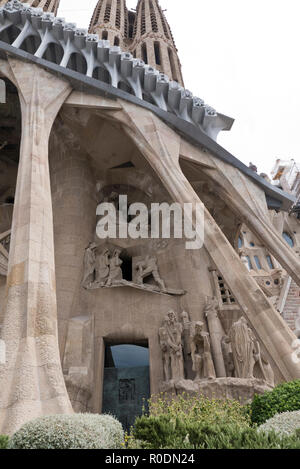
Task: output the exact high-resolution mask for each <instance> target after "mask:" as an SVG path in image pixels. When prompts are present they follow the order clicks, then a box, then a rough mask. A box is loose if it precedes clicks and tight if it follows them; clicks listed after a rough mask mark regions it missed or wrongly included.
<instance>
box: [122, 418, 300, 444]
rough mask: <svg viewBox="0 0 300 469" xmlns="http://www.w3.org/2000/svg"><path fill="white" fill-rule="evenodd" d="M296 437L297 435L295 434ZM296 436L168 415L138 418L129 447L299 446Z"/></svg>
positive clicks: (299, 441) (299, 439)
mask: <svg viewBox="0 0 300 469" xmlns="http://www.w3.org/2000/svg"><path fill="white" fill-rule="evenodd" d="M299 436H300V435H299ZM299 436H292V437H283V438H282V437H280V436H279V435H277V434H276V433H275V432H268V433H264V432H259V431H257V430H256V429H255V428H252V427H241V426H238V425H236V424H231V425H226V424H215V425H207V424H201V423H200V424H196V423H195V422H185V423H183V422H182V421H180V420H179V419H175V420H174V419H173V420H172V419H171V418H170V417H168V416H166V415H165V416H160V417H145V416H143V417H140V418H138V419H137V420H136V422H135V428H134V431H133V436H132V437H131V439H129V441H128V447H129V448H130V447H131V448H142V449H300V438H299Z"/></svg>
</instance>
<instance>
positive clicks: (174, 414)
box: [149, 393, 251, 427]
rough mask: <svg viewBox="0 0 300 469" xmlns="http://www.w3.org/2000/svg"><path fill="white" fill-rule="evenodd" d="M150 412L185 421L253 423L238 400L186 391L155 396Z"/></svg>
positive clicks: (245, 424) (152, 399) (211, 423)
mask: <svg viewBox="0 0 300 469" xmlns="http://www.w3.org/2000/svg"><path fill="white" fill-rule="evenodd" d="M149 412H150V415H151V416H153V417H159V416H166V417H170V419H171V420H173V419H176V418H177V419H178V420H180V421H181V422H183V423H187V422H188V423H197V424H198V423H201V424H209V425H215V424H218V423H224V422H226V423H227V424H236V425H237V426H241V427H244V426H249V425H250V423H251V420H250V417H249V413H248V410H247V409H246V408H245V407H244V406H243V405H242V404H240V403H239V402H238V401H234V400H229V399H228V400H224V399H208V398H205V397H203V396H199V395H195V396H191V395H189V394H185V393H183V394H181V395H179V396H172V397H170V396H167V395H165V394H160V395H159V396H153V397H152V398H151V399H150V401H149Z"/></svg>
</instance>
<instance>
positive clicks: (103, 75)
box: [93, 66, 111, 85]
mask: <svg viewBox="0 0 300 469" xmlns="http://www.w3.org/2000/svg"><path fill="white" fill-rule="evenodd" d="M93 78H96V79H97V80H100V81H103V82H104V83H107V84H108V85H111V76H110V73H109V71H108V70H107V69H106V68H105V67H101V66H100V67H96V68H95V69H94V71H93Z"/></svg>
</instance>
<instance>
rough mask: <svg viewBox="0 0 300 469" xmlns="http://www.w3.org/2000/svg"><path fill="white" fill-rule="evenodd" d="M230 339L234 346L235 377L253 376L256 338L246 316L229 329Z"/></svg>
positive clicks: (232, 346)
mask: <svg viewBox="0 0 300 469" xmlns="http://www.w3.org/2000/svg"><path fill="white" fill-rule="evenodd" d="M229 339H230V342H231V348H232V355H233V361H234V368H235V377H236V378H253V377H254V376H253V370H254V365H255V357H254V354H255V347H254V341H255V338H254V336H253V333H252V331H251V329H250V328H249V326H248V323H247V320H246V319H245V318H244V317H242V318H240V319H239V320H238V321H237V322H235V323H234V324H233V325H232V327H231V329H230V331H229Z"/></svg>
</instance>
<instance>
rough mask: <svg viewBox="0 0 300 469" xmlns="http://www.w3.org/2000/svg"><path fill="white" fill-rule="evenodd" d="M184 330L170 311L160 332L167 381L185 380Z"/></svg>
mask: <svg viewBox="0 0 300 469" xmlns="http://www.w3.org/2000/svg"><path fill="white" fill-rule="evenodd" d="M182 330H183V328H182V324H181V323H180V322H179V321H178V320H177V317H176V315H175V313H174V311H169V312H168V314H167V315H166V316H165V319H164V323H163V326H162V328H160V331H159V336H160V345H161V348H162V351H163V359H164V368H165V379H166V380H168V378H169V379H172V380H177V381H178V380H181V379H184V364H183V350H182ZM168 370H169V371H168Z"/></svg>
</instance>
